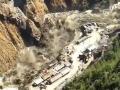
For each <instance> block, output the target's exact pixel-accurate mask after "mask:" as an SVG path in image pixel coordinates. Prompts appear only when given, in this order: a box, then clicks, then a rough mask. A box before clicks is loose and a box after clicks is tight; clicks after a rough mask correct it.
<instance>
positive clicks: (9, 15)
mask: <svg viewBox="0 0 120 90" xmlns="http://www.w3.org/2000/svg"><path fill="white" fill-rule="evenodd" d="M35 3H36V4H33V5H29V4H28V7H34V9H35V10H36V11H35V12H34V10H33V12H34V14H33V15H38V16H39V17H40V15H41V16H43V15H44V12H43V11H41V10H43V9H41V10H39V8H40V7H39V5H40V4H39V3H37V1H35ZM34 5H37V6H34ZM28 7H27V8H26V10H27V11H28V12H29V11H31V12H32V10H31V9H29V8H28ZM41 12H43V13H41ZM40 13H41V14H40ZM33 17H35V16H32V18H31V17H29V16H28V15H27V14H25V13H24V12H23V11H22V10H21V9H20V8H19V7H15V5H14V2H13V0H11V1H7V0H6V1H0V72H6V71H8V70H10V69H11V68H13V67H14V66H15V65H16V57H17V54H18V52H19V51H20V50H21V49H23V48H25V47H26V46H32V45H36V44H38V42H39V40H40V37H41V32H40V27H39V26H40V25H38V26H36V24H35V22H34V20H32V19H34V18H33Z"/></svg>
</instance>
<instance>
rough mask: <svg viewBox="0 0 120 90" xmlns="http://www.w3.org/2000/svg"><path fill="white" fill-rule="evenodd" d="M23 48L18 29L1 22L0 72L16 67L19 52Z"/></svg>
mask: <svg viewBox="0 0 120 90" xmlns="http://www.w3.org/2000/svg"><path fill="white" fill-rule="evenodd" d="M23 46H24V43H23V40H22V38H21V36H20V33H19V30H18V28H17V27H16V26H15V25H13V24H10V23H2V22H0V72H5V71H7V70H9V69H10V68H12V67H13V66H14V65H15V63H16V61H15V58H16V55H17V51H19V50H20V48H22V47H23Z"/></svg>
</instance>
